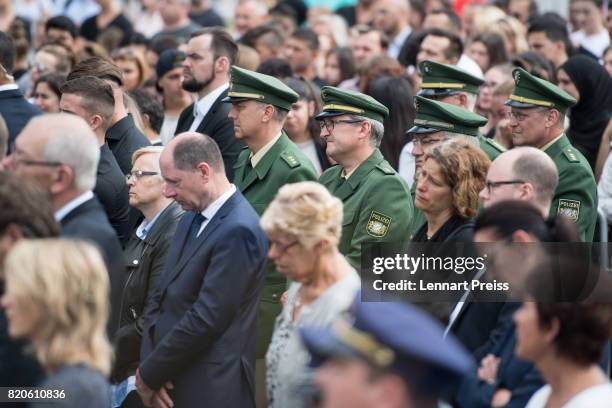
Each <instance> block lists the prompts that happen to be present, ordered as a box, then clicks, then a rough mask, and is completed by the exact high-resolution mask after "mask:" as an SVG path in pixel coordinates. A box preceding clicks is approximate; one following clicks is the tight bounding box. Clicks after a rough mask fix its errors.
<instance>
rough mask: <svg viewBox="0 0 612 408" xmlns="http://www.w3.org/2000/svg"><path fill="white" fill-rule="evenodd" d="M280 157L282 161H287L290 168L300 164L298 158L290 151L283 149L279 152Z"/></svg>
mask: <svg viewBox="0 0 612 408" xmlns="http://www.w3.org/2000/svg"><path fill="white" fill-rule="evenodd" d="M281 157H282V158H283V160H284V161H286V162H287V164H288V165H289V167H291V168H292V169H293V168H295V167H298V166H299V165H300V162H299V161H298V159H296V157H295V156H294V155H293V153H291V152H288V151H286V150H285V151H284V152H282V153H281Z"/></svg>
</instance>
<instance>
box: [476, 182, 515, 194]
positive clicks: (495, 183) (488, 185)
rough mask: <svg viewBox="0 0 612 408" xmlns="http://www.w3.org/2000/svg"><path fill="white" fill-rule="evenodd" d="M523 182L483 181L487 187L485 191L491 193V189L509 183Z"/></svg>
mask: <svg viewBox="0 0 612 408" xmlns="http://www.w3.org/2000/svg"><path fill="white" fill-rule="evenodd" d="M524 183H525V181H523V180H506V181H487V182H486V183H485V187H486V189H487V193H489V194H491V190H493V189H494V188H497V187H500V186H505V185H509V184H524Z"/></svg>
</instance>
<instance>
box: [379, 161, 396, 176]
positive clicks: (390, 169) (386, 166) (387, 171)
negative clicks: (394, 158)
mask: <svg viewBox="0 0 612 408" xmlns="http://www.w3.org/2000/svg"><path fill="white" fill-rule="evenodd" d="M376 168H377V169H379V170H380V171H382V172H383V173H385V174H395V170H394V169H393V167H391V165H390V164H389V163H387V162H384V161H383V162H381V163H378V164H377V165H376Z"/></svg>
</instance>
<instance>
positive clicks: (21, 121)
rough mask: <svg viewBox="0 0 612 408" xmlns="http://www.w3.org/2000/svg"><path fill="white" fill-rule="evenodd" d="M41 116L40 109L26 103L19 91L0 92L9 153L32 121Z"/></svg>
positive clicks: (0, 107) (0, 103) (0, 113)
mask: <svg viewBox="0 0 612 408" xmlns="http://www.w3.org/2000/svg"><path fill="white" fill-rule="evenodd" d="M41 114H42V112H41V111H40V109H38V108H37V107H36V106H34V105H32V104H31V103H29V102H28V101H26V100H25V98H24V97H23V94H22V93H21V91H19V90H18V89H11V90H8V91H1V92H0V115H2V117H3V118H4V121H5V122H6V127H7V128H8V133H9V139H8V149H9V151H10V149H11V146H13V143H15V138H16V137H17V135H18V134H19V133H20V132H21V130H22V129H23V128H24V127H25V125H27V123H28V122H29V121H30V119H32V118H33V117H34V116H37V115H41Z"/></svg>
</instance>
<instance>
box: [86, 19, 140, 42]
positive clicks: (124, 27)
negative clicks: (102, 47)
mask: <svg viewBox="0 0 612 408" xmlns="http://www.w3.org/2000/svg"><path fill="white" fill-rule="evenodd" d="M97 17H98V15H95V16H91V17H89V18H88V19H86V20H85V21H83V24H82V25H81V36H82V37H84V38H85V39H86V40H89V41H97V39H98V36H99V35H100V34H102V33H103V32H105V31H107V30H108V29H110V28H112V27H116V28H118V29H119V30H121V32H122V33H123V36H122V37H121V42H120V43H119V45H120V46H122V47H124V46H126V45H128V44H129V43H130V38H132V35H133V34H134V28H133V27H132V23H130V20H128V19H127V18H126V17H125V16H124V15H123V14H119V15H118V16H117V17H115V18H114V20H113V21H111V22H110V24H109V25H107V26H106V27H104V28H102V29H99V28H98V25H97V24H96V18H97Z"/></svg>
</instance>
